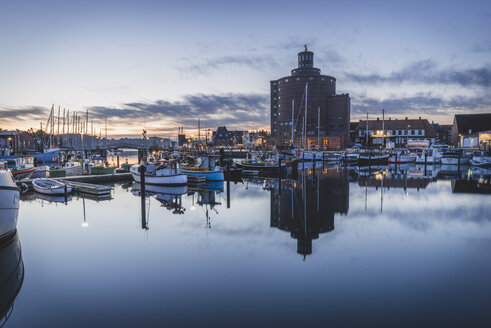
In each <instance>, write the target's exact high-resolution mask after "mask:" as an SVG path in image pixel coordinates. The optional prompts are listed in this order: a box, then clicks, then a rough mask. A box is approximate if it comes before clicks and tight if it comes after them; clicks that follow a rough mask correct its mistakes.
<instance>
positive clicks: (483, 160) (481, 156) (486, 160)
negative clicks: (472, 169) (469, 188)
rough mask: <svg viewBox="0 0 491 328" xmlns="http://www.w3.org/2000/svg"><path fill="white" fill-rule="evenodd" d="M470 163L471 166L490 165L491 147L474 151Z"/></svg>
mask: <svg viewBox="0 0 491 328" xmlns="http://www.w3.org/2000/svg"><path fill="white" fill-rule="evenodd" d="M470 163H471V165H472V166H480V167H491V149H488V150H487V151H482V150H481V151H475V152H474V153H473V156H472V159H471V160H470Z"/></svg>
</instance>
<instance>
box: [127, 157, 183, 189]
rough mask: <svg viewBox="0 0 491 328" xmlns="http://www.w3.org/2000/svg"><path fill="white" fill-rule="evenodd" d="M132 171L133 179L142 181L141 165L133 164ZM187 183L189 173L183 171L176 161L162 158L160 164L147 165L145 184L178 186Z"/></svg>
mask: <svg viewBox="0 0 491 328" xmlns="http://www.w3.org/2000/svg"><path fill="white" fill-rule="evenodd" d="M130 172H131V175H132V176H133V179H134V180H135V181H136V182H138V183H140V182H141V173H140V165H133V166H132V167H131V168H130ZM187 183H188V177H187V175H186V174H184V173H183V172H182V171H181V169H180V168H179V167H178V165H177V162H175V161H168V160H161V161H160V163H159V164H147V165H145V185H147V184H149V185H158V186H169V187H171V186H174V187H178V186H185V185H187Z"/></svg>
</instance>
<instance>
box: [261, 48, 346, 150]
mask: <svg viewBox="0 0 491 328" xmlns="http://www.w3.org/2000/svg"><path fill="white" fill-rule="evenodd" d="M270 87H271V136H272V138H273V140H275V143H276V145H278V146H290V145H291V140H292V130H293V144H294V145H295V146H306V145H307V146H308V147H316V146H319V147H321V148H325V149H337V148H338V147H339V148H343V147H345V146H346V145H347V144H348V143H349V141H350V138H349V131H350V124H349V123H350V110H351V109H350V106H351V105H350V104H351V101H350V97H349V94H336V79H335V78H334V77H332V76H328V75H321V71H320V69H318V68H315V67H314V53H313V52H311V51H308V50H307V47H305V51H302V52H299V53H298V67H297V68H295V69H293V70H292V71H291V76H286V77H283V78H280V79H278V80H273V81H271V82H270ZM305 104H307V106H305ZM305 107H307V110H305ZM305 112H307V115H305ZM305 116H306V121H307V124H306V138H305V139H306V140H305V143H306V145H303V143H304V137H303V136H304V126H305V125H304V119H305ZM318 140H319V141H320V145H318Z"/></svg>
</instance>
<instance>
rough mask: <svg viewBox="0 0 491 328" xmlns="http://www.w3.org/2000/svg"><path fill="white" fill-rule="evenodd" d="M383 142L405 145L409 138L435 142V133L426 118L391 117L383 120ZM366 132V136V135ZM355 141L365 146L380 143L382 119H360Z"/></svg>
mask: <svg viewBox="0 0 491 328" xmlns="http://www.w3.org/2000/svg"><path fill="white" fill-rule="evenodd" d="M383 129H384V130H385V142H386V143H387V142H394V144H395V145H396V146H397V145H399V146H400V145H406V144H407V142H408V141H410V140H427V141H429V142H430V143H434V142H435V137H436V133H435V130H434V129H433V127H432V126H431V124H430V122H428V120H427V119H422V118H421V117H419V118H418V119H408V118H407V117H406V118H405V119H404V120H398V119H395V120H393V119H391V118H390V117H389V118H388V119H386V120H385V121H384V127H383ZM367 134H368V138H367V137H366V135H367ZM355 135H356V141H357V142H360V143H362V144H365V143H366V140H367V139H368V145H367V146H373V145H382V142H383V134H382V120H381V119H380V118H378V117H377V119H376V120H368V127H367V121H366V120H360V122H358V127H357V128H356V131H355Z"/></svg>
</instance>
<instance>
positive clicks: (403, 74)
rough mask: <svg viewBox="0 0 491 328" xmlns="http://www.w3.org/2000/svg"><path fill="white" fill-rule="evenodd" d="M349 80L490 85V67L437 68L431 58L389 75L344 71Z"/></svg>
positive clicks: (368, 83) (373, 82)
mask: <svg viewBox="0 0 491 328" xmlns="http://www.w3.org/2000/svg"><path fill="white" fill-rule="evenodd" d="M344 75H345V78H347V79H348V80H349V81H352V82H355V83H359V84H364V85H373V84H379V83H396V84H401V83H404V82H410V83H424V84H444V85H445V84H456V85H461V86H464V87H471V86H480V87H485V88H487V87H490V86H491V67H489V66H485V67H481V68H473V69H462V70H454V69H446V70H441V69H438V67H437V65H436V64H435V63H434V62H433V61H431V60H424V61H419V62H416V63H413V64H411V65H409V66H407V67H405V68H403V69H402V70H400V71H396V72H392V73H391V74H389V75H380V74H357V73H346V72H345V73H344Z"/></svg>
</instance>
